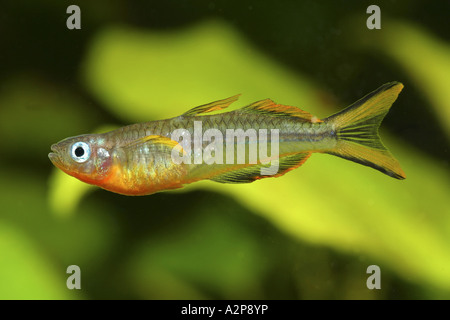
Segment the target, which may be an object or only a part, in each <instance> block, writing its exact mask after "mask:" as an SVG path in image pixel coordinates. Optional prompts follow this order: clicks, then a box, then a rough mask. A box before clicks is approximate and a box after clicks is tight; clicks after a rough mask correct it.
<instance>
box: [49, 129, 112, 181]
mask: <svg viewBox="0 0 450 320" xmlns="http://www.w3.org/2000/svg"><path fill="white" fill-rule="evenodd" d="M51 150H52V151H53V152H51V153H49V155H48V157H49V158H50V161H51V162H52V163H53V164H54V165H55V166H56V167H57V168H59V169H61V170H62V171H64V172H65V173H67V174H68V175H70V176H73V177H75V178H77V179H79V180H81V181H83V182H86V183H90V184H94V185H101V184H102V181H104V180H105V179H107V178H108V176H109V174H110V171H111V170H110V169H111V163H112V160H111V150H110V148H108V146H107V144H106V143H105V139H104V138H103V137H102V135H98V134H97V135H95V134H91V135H81V136H76V137H71V138H66V139H64V140H62V141H60V142H58V143H56V144H53V145H52V146H51Z"/></svg>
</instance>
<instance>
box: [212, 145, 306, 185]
mask: <svg viewBox="0 0 450 320" xmlns="http://www.w3.org/2000/svg"><path fill="white" fill-rule="evenodd" d="M310 155H311V152H300V153H295V154H291V155H288V156H284V157H281V158H280V159H279V164H278V172H277V173H276V174H274V175H262V174H261V168H264V167H268V166H269V165H263V164H258V165H252V166H247V167H243V168H242V167H241V168H239V169H236V170H232V171H229V172H226V173H223V174H220V175H218V176H216V177H213V178H210V180H212V181H215V182H220V183H249V182H253V181H255V180H258V179H262V178H270V177H280V176H282V175H284V174H285V173H287V172H289V171H291V170H293V169H295V168H298V167H300V166H301V165H302V164H303V163H304V162H305V161H306V160H307V159H308V158H309V156H310Z"/></svg>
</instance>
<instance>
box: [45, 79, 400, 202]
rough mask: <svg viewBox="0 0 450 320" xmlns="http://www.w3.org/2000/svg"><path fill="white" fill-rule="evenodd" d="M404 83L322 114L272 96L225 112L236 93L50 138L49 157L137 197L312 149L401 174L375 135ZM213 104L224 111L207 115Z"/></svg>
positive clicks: (257, 172) (271, 165) (223, 177)
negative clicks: (166, 115) (166, 114)
mask: <svg viewBox="0 0 450 320" xmlns="http://www.w3.org/2000/svg"><path fill="white" fill-rule="evenodd" d="M402 89H403V84H402V83H400V82H390V83H386V84H384V85H382V86H381V87H379V88H378V89H376V90H375V91H373V92H371V93H369V94H367V95H366V96H364V97H363V98H361V99H360V100H358V101H356V102H355V103H353V104H351V105H350V106H348V107H347V108H345V109H343V110H341V111H339V112H337V113H336V114H333V115H331V116H329V117H327V118H324V119H319V118H317V117H315V116H313V115H312V114H310V113H309V112H306V111H303V110H301V109H300V108H297V107H293V106H287V105H281V104H277V103H275V102H273V101H272V100H271V99H265V100H261V101H257V102H255V103H252V104H250V105H248V106H245V107H242V108H240V109H236V110H232V111H228V112H223V111H221V110H223V109H226V108H227V107H228V106H229V105H230V104H232V103H233V102H235V101H237V100H238V98H239V95H236V96H233V97H230V98H227V99H223V100H219V101H215V102H211V103H208V104H205V105H201V106H198V107H195V108H193V109H190V110H188V111H187V112H185V113H183V114H182V115H180V116H177V117H174V118H170V119H165V120H157V121H150V122H144V123H136V124H131V125H128V126H124V127H121V128H118V129H116V130H113V131H110V132H106V133H101V134H83V135H79V136H75V137H70V138H66V139H64V140H62V141H60V142H58V143H56V144H53V145H52V146H51V150H52V152H51V153H49V155H48V156H49V158H50V160H51V162H52V163H53V164H54V165H55V166H56V167H57V168H59V169H61V170H62V171H63V172H65V173H67V174H68V175H70V176H72V177H75V178H77V179H79V180H81V181H83V182H85V183H88V184H92V185H96V186H98V187H101V188H103V189H105V190H108V191H112V192H115V193H118V194H123V195H136V196H137V195H149V194H153V193H156V192H161V191H165V190H172V189H177V188H181V187H183V186H184V185H186V184H190V183H193V182H196V181H200V180H212V181H215V182H220V183H250V182H253V181H256V180H259V179H263V178H268V177H280V176H283V175H284V174H286V173H287V172H289V171H291V170H293V169H295V168H298V167H300V166H301V165H302V164H303V163H305V161H306V160H307V159H308V158H309V157H310V156H311V155H312V154H313V153H325V154H330V155H334V156H337V157H340V158H343V159H346V160H350V161H353V162H355V163H359V164H362V165H364V166H368V167H371V168H373V169H376V170H378V171H380V172H382V173H384V174H386V175H387V176H390V177H392V178H395V179H399V180H402V179H405V178H406V176H405V173H404V172H403V170H402V169H401V167H400V164H399V162H398V161H397V160H396V159H395V158H394V156H393V155H392V154H391V153H390V152H389V151H388V149H387V148H386V147H385V146H384V145H383V143H382V142H381V139H380V137H379V135H378V129H379V126H380V124H381V122H382V120H383V118H384V117H385V116H386V114H387V113H388V111H389V109H390V108H391V106H392V104H393V103H394V101H395V100H396V99H397V97H398V95H399V94H400V92H401V91H402ZM213 111H220V112H218V113H217V112H214V113H213V114H208V113H210V112H213ZM269 132H270V135H269V134H268V133H269ZM255 133H256V134H258V133H259V137H257V139H256V140H255V139H254V138H255V137H254V136H255V135H254V134H255ZM264 134H265V135H264ZM205 136H206V137H205ZM192 137H194V139H192ZM264 143H265V144H264ZM263 147H265V149H264V148H263ZM258 148H259V149H258ZM269 149H270V151H271V152H270V155H269V152H268V150H269ZM242 150H244V151H242ZM258 150H259V151H260V152H259V153H258ZM264 150H265V153H264V152H262V151H264ZM202 152H203V154H202ZM239 152H241V153H240V154H239ZM242 152H243V153H242ZM255 152H256V155H255ZM270 169H271V170H270Z"/></svg>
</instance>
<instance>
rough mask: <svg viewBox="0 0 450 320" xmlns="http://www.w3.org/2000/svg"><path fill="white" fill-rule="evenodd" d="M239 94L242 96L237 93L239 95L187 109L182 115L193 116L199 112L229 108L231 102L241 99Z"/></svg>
mask: <svg viewBox="0 0 450 320" xmlns="http://www.w3.org/2000/svg"><path fill="white" fill-rule="evenodd" d="M239 96H240V94H237V95H235V96H232V97H229V98H227V99H223V100H218V101H214V102H211V103H208V104H204V105H202V106H198V107H195V108H192V109H191V110H188V111H186V112H185V113H183V114H182V115H183V116H191V117H192V116H198V115H199V114H202V113H207V112H211V111H216V110H222V109H225V108H227V107H228V106H229V105H230V104H232V103H233V102H235V101H236V100H237V99H239Z"/></svg>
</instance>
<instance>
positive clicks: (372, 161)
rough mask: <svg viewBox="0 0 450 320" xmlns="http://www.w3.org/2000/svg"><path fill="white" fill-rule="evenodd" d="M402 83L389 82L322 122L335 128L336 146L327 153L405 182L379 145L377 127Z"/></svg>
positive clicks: (398, 169)
mask: <svg viewBox="0 0 450 320" xmlns="http://www.w3.org/2000/svg"><path fill="white" fill-rule="evenodd" d="M402 89H403V84H401V83H399V82H390V83H386V84H384V85H382V86H381V87H380V88H378V89H377V90H375V91H373V92H371V93H369V94H368V95H366V96H365V97H364V98H362V99H360V100H358V101H356V102H355V103H353V104H352V105H351V106H349V107H348V108H346V109H344V110H342V111H340V112H338V113H336V114H334V115H332V116H330V117H328V118H326V119H325V121H326V122H329V123H330V124H331V125H333V126H334V127H335V130H336V137H337V143H336V146H335V148H333V149H332V150H328V151H326V152H327V153H330V154H333V155H335V156H338V157H341V158H344V159H347V160H351V161H354V162H356V163H360V164H362V165H365V166H369V167H372V168H374V169H376V170H378V171H381V172H383V173H384V174H387V175H388V176H390V177H393V178H396V179H400V180H401V179H405V178H406V176H405V173H404V172H403V170H402V168H401V167H400V164H399V163H398V161H397V160H396V159H395V158H394V157H393V156H392V154H391V153H390V152H389V151H388V150H387V148H386V147H385V146H384V145H383V143H382V142H381V139H380V137H379V135H378V127H379V126H380V124H381V121H382V120H383V118H384V116H385V115H386V114H387V113H388V111H389V109H390V108H391V106H392V104H393V103H394V101H395V100H396V99H397V97H398V95H399V93H400V91H402Z"/></svg>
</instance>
